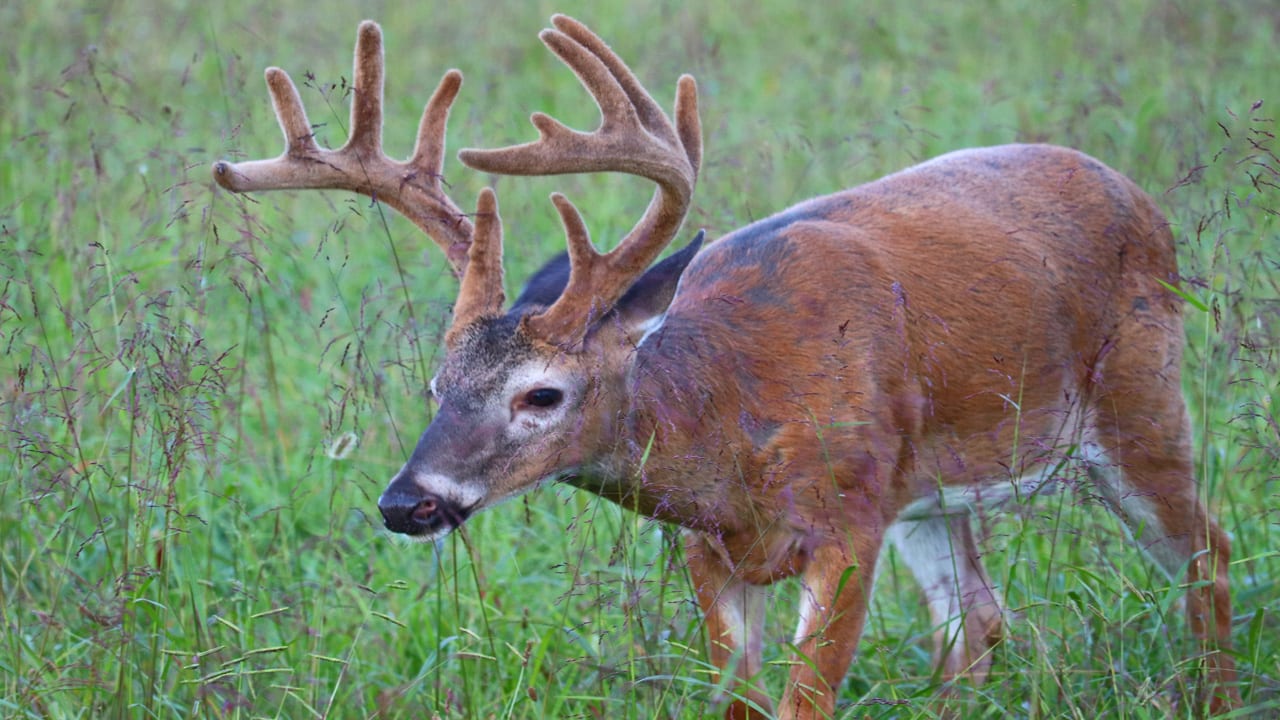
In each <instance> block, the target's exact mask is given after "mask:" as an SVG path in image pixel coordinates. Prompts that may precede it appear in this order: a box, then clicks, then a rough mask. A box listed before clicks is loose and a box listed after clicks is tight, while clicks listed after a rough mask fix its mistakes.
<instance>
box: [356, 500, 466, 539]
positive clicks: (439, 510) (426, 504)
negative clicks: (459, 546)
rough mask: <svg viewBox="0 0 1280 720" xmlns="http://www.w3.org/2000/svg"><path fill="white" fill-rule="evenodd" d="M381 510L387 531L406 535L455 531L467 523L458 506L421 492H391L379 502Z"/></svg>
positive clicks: (463, 511)
mask: <svg viewBox="0 0 1280 720" xmlns="http://www.w3.org/2000/svg"><path fill="white" fill-rule="evenodd" d="M378 510H380V511H382V522H383V523H384V524H385V525H386V526H387V529H388V530H390V531H391V532H397V533H402V534H404V535H428V534H432V533H435V532H437V531H439V530H441V529H446V530H452V529H454V528H455V527H457V526H459V525H461V524H462V521H463V520H465V519H466V511H465V510H464V509H463V508H460V507H459V506H458V504H457V503H454V502H452V501H450V500H447V499H445V498H442V497H440V496H438V495H433V494H431V493H422V492H416V493H408V492H404V491H400V490H391V489H388V490H387V492H385V493H383V494H382V497H381V498H378Z"/></svg>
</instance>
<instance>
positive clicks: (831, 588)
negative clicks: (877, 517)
mask: <svg viewBox="0 0 1280 720" xmlns="http://www.w3.org/2000/svg"><path fill="white" fill-rule="evenodd" d="M850 527H851V528H856V530H855V532H856V536H854V537H850V538H841V539H838V540H834V541H832V542H830V543H829V544H826V545H822V546H820V547H818V548H817V549H815V550H814V551H813V554H812V556H811V557H810V559H809V562H808V564H807V565H806V567H805V570H804V572H803V574H802V575H801V586H800V624H799V627H798V628H797V629H796V649H797V651H798V657H797V658H795V659H794V660H793V663H794V664H793V665H792V666H791V678H790V680H789V681H788V683H787V689H786V691H785V693H784V694H783V696H782V708H781V711H780V712H779V713H778V717H779V718H781V719H782V720H818V719H819V718H824V719H825V718H831V717H834V715H835V706H836V695H837V693H838V691H839V689H840V685H841V683H842V681H843V680H844V676H845V674H846V673H847V672H848V671H849V665H850V664H851V663H852V662H853V656H854V653H855V651H857V649H858V638H859V637H861V635H862V626H863V623H864V622H865V621H866V616H867V603H868V601H869V600H870V594H871V587H872V584H873V582H874V580H875V564H876V558H877V557H878V556H879V554H880V543H881V540H882V535H881V530H879V529H878V527H877V526H876V524H875V522H874V521H869V522H866V523H859V522H858V521H855V522H853V523H851V524H850Z"/></svg>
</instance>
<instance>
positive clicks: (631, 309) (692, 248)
mask: <svg viewBox="0 0 1280 720" xmlns="http://www.w3.org/2000/svg"><path fill="white" fill-rule="evenodd" d="M704 235H705V232H704V231H702V230H699V231H698V234H697V235H695V236H694V238H693V240H691V241H690V242H689V244H688V245H685V246H684V248H682V249H681V250H680V251H679V252H677V253H675V254H674V255H671V256H669V257H667V258H666V259H665V260H663V261H662V262H660V263H658V264H656V265H654V266H653V267H651V268H649V269H648V270H646V271H645V273H644V275H642V276H640V279H639V280H636V281H635V283H634V284H633V285H632V286H631V288H630V289H629V290H627V292H626V293H625V294H624V295H623V296H622V299H621V300H619V301H618V304H617V305H616V306H615V307H614V310H615V312H616V313H617V318H618V321H619V323H620V324H621V325H622V327H624V328H626V329H627V332H628V333H631V334H635V333H636V332H637V331H638V332H640V333H643V332H644V328H645V327H647V326H648V325H649V324H650V322H651V321H652V320H653V319H655V318H657V317H658V316H660V315H662V313H664V312H666V311H667V306H668V305H670V304H671V298H672V297H674V296H675V294H676V286H677V285H679V283H680V276H681V275H682V274H684V269H685V268H687V267H689V263H690V261H692V260H693V256H694V255H697V254H698V250H699V249H700V248H701V247H702V238H703V236H704Z"/></svg>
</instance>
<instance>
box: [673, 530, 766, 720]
mask: <svg viewBox="0 0 1280 720" xmlns="http://www.w3.org/2000/svg"><path fill="white" fill-rule="evenodd" d="M684 543H685V559H686V562H687V563H688V566H689V577H690V579H691V580H692V582H693V589H694V592H696V593H697V596H698V605H699V606H701V607H702V614H703V617H704V618H705V622H706V628H707V641H708V643H709V644H710V651H711V662H712V664H713V665H715V666H716V667H717V668H719V669H720V670H721V671H722V672H724V671H728V670H730V669H731V668H732V669H733V672H734V676H735V682H734V690H735V692H736V693H737V694H738V695H739V696H741V697H744V698H746V700H748V701H750V703H751V704H754V705H755V706H758V708H760V710H763V712H760V710H757V709H756V708H753V707H752V705H751V704H748V702H745V701H743V700H734V701H733V702H732V703H731V704H730V705H729V707H728V708H727V709H726V710H725V718H726V720H748V719H754V718H767V717H769V715H770V714H772V712H773V703H772V702H771V701H770V700H769V697H768V696H767V695H765V694H764V693H763V692H761V691H760V690H759V689H757V687H756V685H755V684H754V683H753V680H754V678H755V677H756V675H757V674H758V673H759V672H760V669H761V657H762V652H761V648H762V643H763V635H764V611H765V602H764V601H765V597H766V595H767V591H766V590H765V588H763V587H759V586H756V585H750V584H748V583H746V582H744V581H743V580H742V579H741V578H740V577H738V576H736V575H735V574H734V572H733V569H732V568H731V567H730V566H729V565H728V563H727V560H726V558H725V556H724V554H723V552H722V551H721V549H720V548H719V547H718V546H717V545H716V544H715V541H714V540H712V539H710V538H708V537H706V536H705V535H702V534H701V533H694V532H687V533H686V534H685V536H684Z"/></svg>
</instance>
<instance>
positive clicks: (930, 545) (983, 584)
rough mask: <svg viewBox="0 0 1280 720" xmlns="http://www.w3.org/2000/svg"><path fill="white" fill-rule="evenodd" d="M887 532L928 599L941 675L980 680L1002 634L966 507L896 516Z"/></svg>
mask: <svg viewBox="0 0 1280 720" xmlns="http://www.w3.org/2000/svg"><path fill="white" fill-rule="evenodd" d="M888 535H889V539H890V541H891V542H892V543H893V545H894V547H896V548H897V549H898V553H899V554H900V555H902V557H903V560H904V561H905V562H906V564H907V566H908V567H909V568H911V573H912V574H913V575H915V578H916V581H917V582H918V583H919V584H920V588H921V590H922V591H923V592H924V596H925V599H926V601H927V602H928V605H929V617H930V619H931V620H932V622H933V628H934V643H935V648H936V656H935V657H936V659H937V662H938V669H939V671H940V672H941V676H942V679H943V680H952V679H955V678H956V677H960V676H968V677H969V678H971V679H972V680H973V682H974V683H975V684H982V683H983V682H985V681H986V679H987V675H988V673H989V672H990V671H991V660H992V653H991V649H992V648H993V647H995V645H996V643H998V642H999V641H1000V639H1001V637H1002V635H1003V633H1002V631H1003V620H1004V611H1003V608H1002V607H1001V602H1000V596H999V594H998V593H997V592H996V590H995V588H994V587H993V586H992V584H991V578H990V577H988V576H987V572H986V570H985V569H984V568H983V566H982V559H981V557H980V555H979V554H978V548H977V545H976V543H975V542H974V539H973V528H972V526H971V525H970V522H969V512H968V511H960V512H954V511H953V512H949V513H945V514H944V513H941V512H939V514H938V515H934V516H929V517H925V518H923V519H916V518H913V519H911V520H902V521H899V522H897V523H895V524H893V525H892V526H890V528H889V532H888Z"/></svg>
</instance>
